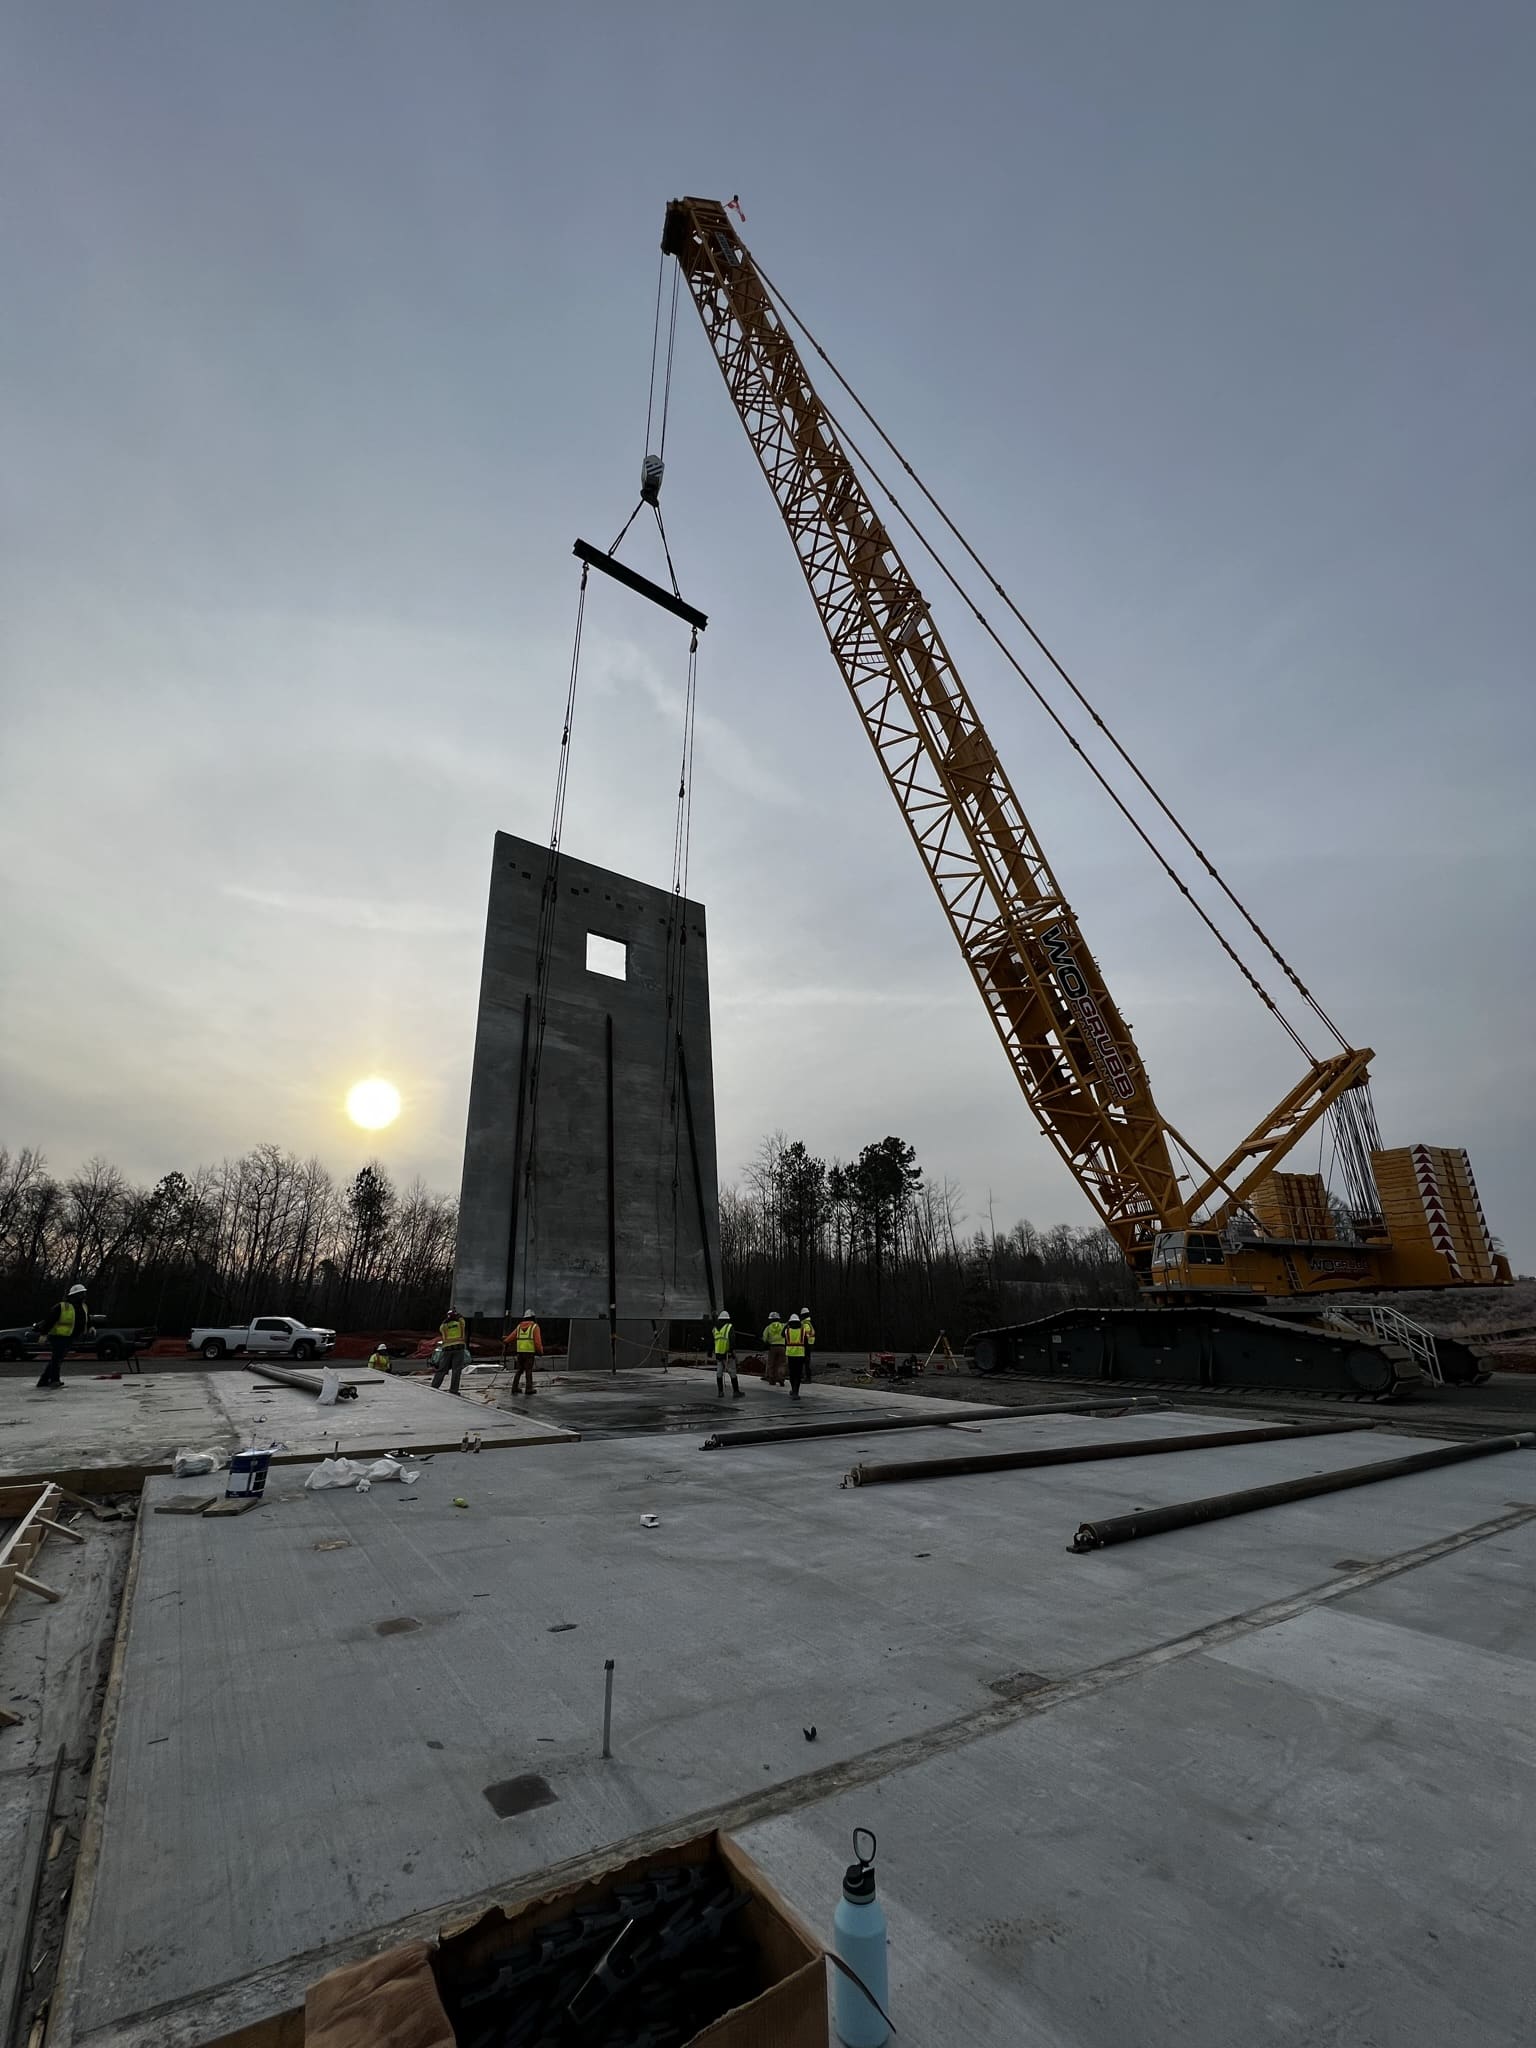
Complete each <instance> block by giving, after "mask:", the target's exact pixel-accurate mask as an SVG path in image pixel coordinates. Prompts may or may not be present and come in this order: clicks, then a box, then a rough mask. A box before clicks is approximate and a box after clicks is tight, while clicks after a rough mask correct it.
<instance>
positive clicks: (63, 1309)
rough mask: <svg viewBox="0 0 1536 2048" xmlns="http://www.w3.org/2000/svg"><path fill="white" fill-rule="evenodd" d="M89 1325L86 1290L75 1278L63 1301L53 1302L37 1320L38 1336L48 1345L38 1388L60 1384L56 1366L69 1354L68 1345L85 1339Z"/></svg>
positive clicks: (62, 1382) (89, 1314)
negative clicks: (46, 1361) (79, 1339)
mask: <svg viewBox="0 0 1536 2048" xmlns="http://www.w3.org/2000/svg"><path fill="white" fill-rule="evenodd" d="M90 1327H91V1312H90V1310H89V1309H88V1308H87V1307H86V1305H85V1289H84V1288H83V1287H82V1286H81V1284H80V1283H79V1281H78V1280H77V1281H76V1282H75V1284H74V1286H73V1287H71V1288H70V1290H69V1292H68V1294H66V1295H65V1297H64V1299H63V1300H62V1301H56V1302H55V1303H54V1304H53V1306H52V1307H51V1308H49V1309H45V1310H44V1312H43V1313H42V1315H40V1316H39V1317H38V1319H37V1323H36V1329H37V1332H38V1335H39V1336H40V1337H41V1338H42V1339H43V1341H44V1342H45V1343H46V1344H47V1346H48V1363H47V1364H46V1365H45V1366H44V1367H43V1376H42V1378H41V1379H40V1380H39V1381H38V1383H37V1384H38V1385H39V1386H40V1387H62V1386H63V1384H64V1381H63V1378H62V1376H61V1375H60V1372H59V1367H60V1366H61V1365H62V1364H63V1363H64V1361H65V1359H66V1358H67V1357H68V1356H69V1348H70V1346H71V1345H72V1344H73V1343H74V1342H75V1341H76V1339H77V1338H84V1337H85V1335H86V1333H87V1332H88V1331H89V1329H90Z"/></svg>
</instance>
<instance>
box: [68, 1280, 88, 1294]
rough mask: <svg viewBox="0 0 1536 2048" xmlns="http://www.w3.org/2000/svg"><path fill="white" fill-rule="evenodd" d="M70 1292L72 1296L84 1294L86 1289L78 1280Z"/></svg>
mask: <svg viewBox="0 0 1536 2048" xmlns="http://www.w3.org/2000/svg"><path fill="white" fill-rule="evenodd" d="M69 1291H70V1293H71V1294H84V1292H85V1289H84V1287H83V1286H82V1285H81V1284H80V1282H79V1281H78V1280H77V1281H76V1282H75V1284H74V1286H73V1287H71V1289H70V1290H69Z"/></svg>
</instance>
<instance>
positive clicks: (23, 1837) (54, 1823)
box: [0, 1510, 133, 2041]
mask: <svg viewBox="0 0 1536 2048" xmlns="http://www.w3.org/2000/svg"><path fill="white" fill-rule="evenodd" d="M66 1519H68V1510H66ZM11 1526H12V1525H11V1524H9V1523H5V1524H0V1531H3V1530H5V1529H8V1528H10V1527H11ZM75 1526H76V1527H77V1528H78V1529H79V1530H80V1532H81V1534H82V1535H83V1536H84V1537H85V1541H84V1543H71V1542H70V1541H69V1540H68V1539H67V1538H66V1537H62V1536H58V1535H50V1536H49V1537H48V1538H47V1540H46V1541H45V1542H44V1544H43V1547H42V1549H41V1551H40V1552H39V1553H38V1557H37V1560H36V1563H35V1565H34V1567H33V1576H34V1577H36V1578H38V1579H40V1580H41V1581H42V1583H43V1584H44V1585H46V1586H50V1587H51V1588H52V1589H53V1590H54V1591H55V1592H57V1593H58V1594H59V1595H60V1596H61V1597H60V1598H59V1599H58V1600H57V1601H50V1600H43V1599H40V1598H37V1597H35V1596H32V1595H29V1594H28V1593H27V1592H26V1591H25V1590H24V1589H23V1590H22V1591H20V1592H18V1593H17V1594H16V1596H15V1598H14V1599H13V1601H12V1603H11V1606H10V1608H9V1609H8V1611H7V1612H6V1614H5V1617H4V1619H3V1620H0V1705H4V1706H5V1707H7V1708H8V1709H9V1710H10V1712H11V1713H13V1714H19V1715H20V1716H21V1719H20V1721H19V1723H18V1724H17V1725H16V1726H14V1727H3V1728H0V2032H3V2029H4V2027H5V2022H6V2018H7V2015H8V2014H9V2012H10V2010H11V2002H12V1999H13V1997H16V1996H18V1995H19V1999H20V2005H19V2012H20V2023H19V2025H18V2027H17V2029H16V2031H15V2036H14V2038H15V2039H16V2040H17V2041H25V2040H28V2039H29V2038H30V2017H31V2014H32V2013H33V2012H34V2011H35V2010H36V2009H37V2008H38V2007H40V2006H41V2005H43V2004H45V2003H46V2002H47V1996H48V1992H49V1990H50V1988H51V1985H52V1979H53V1962H54V1960H55V1959H56V1958H57V1956H58V1952H59V1943H60V1939H61V1936H62V1933H63V1925H64V1916H63V1895H64V1893H65V1892H66V1891H67V1889H68V1884H69V1879H70V1875H71V1873H72V1871H73V1867H74V1852H75V1849H76V1847H77V1845H78V1843H79V1840H80V1825H81V1819H82V1817H83V1813H84V1809H85V1800H86V1786H87V1783H88V1780H89V1777H90V1771H91V1763H92V1758H93V1755H94V1752H95V1747H96V1724H97V1719H98V1715H99V1711H100V1705H101V1697H102V1693H103V1691H104V1689H105V1685H106V1676H107V1665H108V1661H109V1659H110V1656H111V1650H112V1641H113V1634H114V1630H115V1627H116V1621H117V1612H118V1602H119V1599H120V1597H121V1593H122V1587H123V1580H124V1576H125V1573H126V1569H127V1562H128V1552H129V1547H130V1544H131V1542H132V1538H133V1527H132V1524H131V1522H121V1521H112V1522H101V1521H98V1520H96V1519H95V1518H94V1517H93V1516H90V1515H82V1516H80V1517H79V1518H78V1520H77V1521H76V1522H75ZM61 1751H62V1753H63V1762H62V1765H61V1767H60V1772H59V1781H58V1788H57V1793H56V1794H55V1795H54V1796H53V1803H52V1806H51V1807H50V1804H49V1800H50V1794H53V1767H54V1761H55V1758H57V1757H58V1756H59V1754H60V1752H61ZM59 1829H61V1830H62V1833H60V1834H59V1835H58V1836H57V1848H56V1853H55V1854H54V1855H53V1856H52V1857H50V1856H49V1854H48V1851H49V1848H50V1847H52V1846H54V1843H55V1830H59ZM39 1865H40V1866H41V1877H42V1882H41V1886H40V1891H39V1900H38V1912H37V1917H36V1920H35V1922H34V1923H33V1924H32V1926H31V1928H30V1929H29V1927H28V1924H27V1920H26V1917H25V1916H26V1914H27V1910H28V1908H29V1906H30V1903H31V1886H32V1882H33V1878H34V1875H35V1874H36V1873H37V1872H38V1870H39ZM29 1933H30V1939H29ZM34 1965H35V1966H36V1967H35V1968H34V1967H33V1966H34Z"/></svg>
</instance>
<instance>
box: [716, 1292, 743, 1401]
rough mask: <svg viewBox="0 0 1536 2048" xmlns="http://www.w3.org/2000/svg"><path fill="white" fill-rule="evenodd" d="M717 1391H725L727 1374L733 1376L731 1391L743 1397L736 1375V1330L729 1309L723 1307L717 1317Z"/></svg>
mask: <svg viewBox="0 0 1536 2048" xmlns="http://www.w3.org/2000/svg"><path fill="white" fill-rule="evenodd" d="M714 1339H715V1392H716V1393H717V1394H719V1395H721V1396H723V1395H724V1393H725V1376H726V1374H727V1373H729V1374H730V1376H731V1392H732V1394H733V1395H734V1396H735V1398H736V1399H737V1400H738V1401H739V1400H740V1399H741V1381H740V1380H739V1379H738V1378H737V1377H736V1332H735V1328H734V1326H733V1324H732V1322H731V1312H730V1310H729V1309H725V1308H723V1309H721V1311H720V1313H719V1315H717V1316H716V1317H715V1328H714Z"/></svg>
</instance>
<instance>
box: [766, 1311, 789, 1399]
mask: <svg viewBox="0 0 1536 2048" xmlns="http://www.w3.org/2000/svg"><path fill="white" fill-rule="evenodd" d="M763 1342H764V1344H766V1345H767V1347H768V1363H767V1364H766V1365H765V1366H764V1367H763V1385H764V1386H765V1387H782V1386H783V1384H784V1325H783V1323H782V1322H780V1320H779V1312H778V1310H777V1309H776V1308H771V1309H769V1311H768V1327H767V1328H766V1329H765V1330H764V1332H763Z"/></svg>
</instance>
